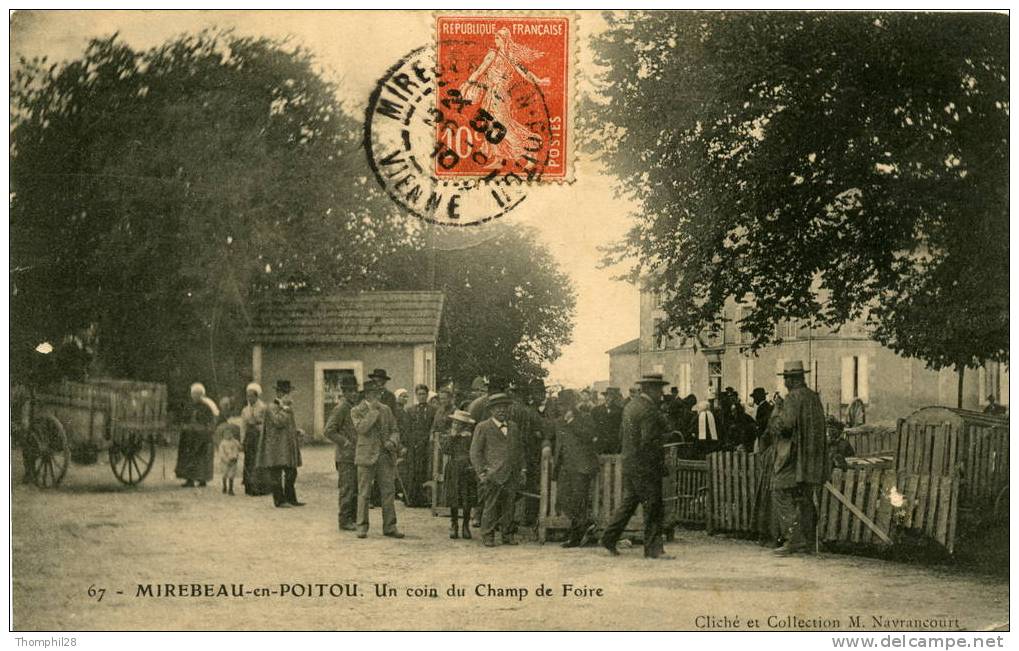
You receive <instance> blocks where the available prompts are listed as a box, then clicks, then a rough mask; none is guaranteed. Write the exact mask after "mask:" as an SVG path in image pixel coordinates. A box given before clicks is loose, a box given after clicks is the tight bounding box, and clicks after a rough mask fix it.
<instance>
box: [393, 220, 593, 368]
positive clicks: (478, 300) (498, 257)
mask: <svg viewBox="0 0 1019 651" xmlns="http://www.w3.org/2000/svg"><path fill="white" fill-rule="evenodd" d="M394 263H395V264H393V267H394V268H399V269H403V270H406V271H407V272H408V274H407V276H406V277H405V278H402V279H400V280H399V284H400V285H401V286H403V287H414V288H419V289H437V290H441V291H443V292H444V293H445V295H446V308H445V314H444V317H443V318H444V324H445V325H444V327H443V330H442V334H441V337H440V340H439V351H438V368H437V374H438V377H439V378H440V379H441V380H446V379H451V380H454V381H455V382H457V383H458V384H459V385H460V386H467V385H469V383H470V381H471V379H472V378H474V377H476V376H479V375H483V376H492V375H495V376H498V377H502V378H505V379H507V380H513V381H525V382H526V381H528V380H531V379H535V378H541V377H544V376H545V374H546V372H547V371H546V370H545V369H544V368H542V367H543V365H545V364H547V363H549V362H552V361H555V360H556V359H558V357H559V355H560V353H561V350H562V347H563V346H564V345H566V344H568V343H569V342H570V335H571V332H572V329H573V316H574V308H575V305H576V296H575V292H574V289H573V285H572V282H571V281H570V279H569V277H568V276H566V275H565V274H564V273H563V272H562V270H561V269H560V268H559V266H558V264H557V263H556V261H555V259H554V258H553V257H552V254H551V252H550V251H549V250H548V248H547V247H545V246H544V245H542V244H541V243H540V242H539V241H538V239H537V234H536V232H535V231H534V230H533V229H530V228H526V227H525V228H508V227H507V228H502V229H498V230H497V234H496V235H495V236H494V237H491V238H489V239H486V240H484V241H483V242H481V243H480V244H476V245H474V246H471V247H468V248H463V249H455V250H449V251H444V250H438V249H434V250H433V249H422V250H418V251H413V252H409V254H408V255H407V256H406V257H405V258H404V259H402V260H399V261H394Z"/></svg>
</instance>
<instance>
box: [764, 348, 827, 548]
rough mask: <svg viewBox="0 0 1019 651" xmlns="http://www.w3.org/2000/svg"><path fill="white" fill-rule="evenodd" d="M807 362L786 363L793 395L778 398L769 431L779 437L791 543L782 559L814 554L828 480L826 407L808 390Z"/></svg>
mask: <svg viewBox="0 0 1019 651" xmlns="http://www.w3.org/2000/svg"><path fill="white" fill-rule="evenodd" d="M808 372H809V371H805V370H804V369H803V362H801V361H799V360H796V361H792V362H786V363H785V368H784V369H783V371H782V374H781V375H782V378H783V379H784V381H785V386H786V389H788V390H789V395H787V396H786V397H785V399H784V400H782V399H777V400H776V404H775V409H774V411H772V413H771V420H770V422H769V424H768V430H769V432H770V433H771V434H772V436H773V438H774V446H775V465H774V474H773V475H772V480H771V481H772V488H773V500H774V505H775V511H776V514H777V516H778V521H779V526H780V528H781V531H782V535H783V536H784V537H785V544H784V545H782V547H780V548H778V549H776V550H775V553H776V554H778V555H780V556H787V555H789V554H798V553H810V552H811V551H813V539H814V527H815V526H816V521H817V512H816V509H815V506H814V499H815V497H816V493H817V490H818V489H819V488H820V487H821V486H822V485H823V484H824V482H826V481H827V480H828V475H829V471H830V468H829V466H828V453H827V449H826V447H827V437H826V436H825V422H824V407H823V406H822V405H821V399H820V398H819V397H818V395H817V394H816V393H814V392H813V391H811V390H810V389H808V388H807V385H806V382H805V381H804V376H805V374H806V373H808Z"/></svg>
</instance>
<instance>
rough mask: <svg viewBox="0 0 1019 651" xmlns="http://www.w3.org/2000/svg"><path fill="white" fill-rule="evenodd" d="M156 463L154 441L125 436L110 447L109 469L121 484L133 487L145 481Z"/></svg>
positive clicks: (152, 439) (139, 436) (134, 435)
mask: <svg viewBox="0 0 1019 651" xmlns="http://www.w3.org/2000/svg"><path fill="white" fill-rule="evenodd" d="M155 462H156V439H155V438H154V437H152V436H144V435H142V434H134V433H132V434H127V435H125V436H124V437H123V438H121V439H120V440H119V441H118V442H116V443H114V444H113V445H112V446H111V447H110V468H112V469H113V474H114V476H116V478H117V479H119V480H120V481H121V482H122V483H124V484H127V485H128V486H134V485H135V484H137V483H139V482H141V480H143V479H145V476H146V475H148V474H149V471H150V470H152V465H153V464H154V463H155Z"/></svg>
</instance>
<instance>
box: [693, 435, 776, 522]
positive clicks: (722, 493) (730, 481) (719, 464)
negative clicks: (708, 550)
mask: <svg viewBox="0 0 1019 651" xmlns="http://www.w3.org/2000/svg"><path fill="white" fill-rule="evenodd" d="M762 456H763V455H761V454H756V453H750V454H747V453H746V452H739V451H731V452H715V453H712V454H709V455H708V458H707V478H708V486H709V488H708V493H709V495H710V499H709V505H708V511H707V516H706V525H707V529H708V531H709V532H714V531H730V532H740V533H744V532H746V533H749V532H752V531H754V530H755V524H754V515H755V511H754V500H755V496H756V494H757V483H758V478H759V477H760V474H761V471H762V469H763V468H762V461H761V460H762Z"/></svg>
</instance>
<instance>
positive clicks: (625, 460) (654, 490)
mask: <svg viewBox="0 0 1019 651" xmlns="http://www.w3.org/2000/svg"><path fill="white" fill-rule="evenodd" d="M637 383H638V384H639V385H640V394H639V395H638V396H637V397H635V398H633V399H632V400H630V403H629V404H628V405H626V407H625V408H624V409H623V426H622V429H623V445H622V449H623V452H622V464H623V501H622V503H621V504H620V505H619V508H618V509H616V512H615V513H613V514H612V518H611V519H610V520H609V524H608V526H606V527H605V532H604V533H603V534H602V539H601V544H602V545H603V546H604V547H605V548H606V549H608V550H609V553H611V554H612V555H614V556H618V555H619V552H618V551H617V550H616V543H617V542H619V538H620V536H622V535H623V530H624V529H625V528H626V524H627V523H628V522H629V521H630V518H631V517H633V514H634V512H635V511H636V510H637V507H638V506H642V507H643V511H644V557H645V558H668V557H667V556H665V549H664V546H663V543H662V520H663V519H664V517H665V510H664V506H663V502H662V477H663V476H664V475H665V449H664V448H663V447H662V445H663V444H664V442H665V434H666V429H665V427H666V423H665V418H664V416H663V415H662V412H661V408H660V406H659V404H660V403H661V400H662V387H664V386H665V385H666V384H668V382H666V381H665V380H663V379H662V374H661V373H649V374H645V375H644V376H643V377H642V378H641V379H640V380H638V382H637Z"/></svg>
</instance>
